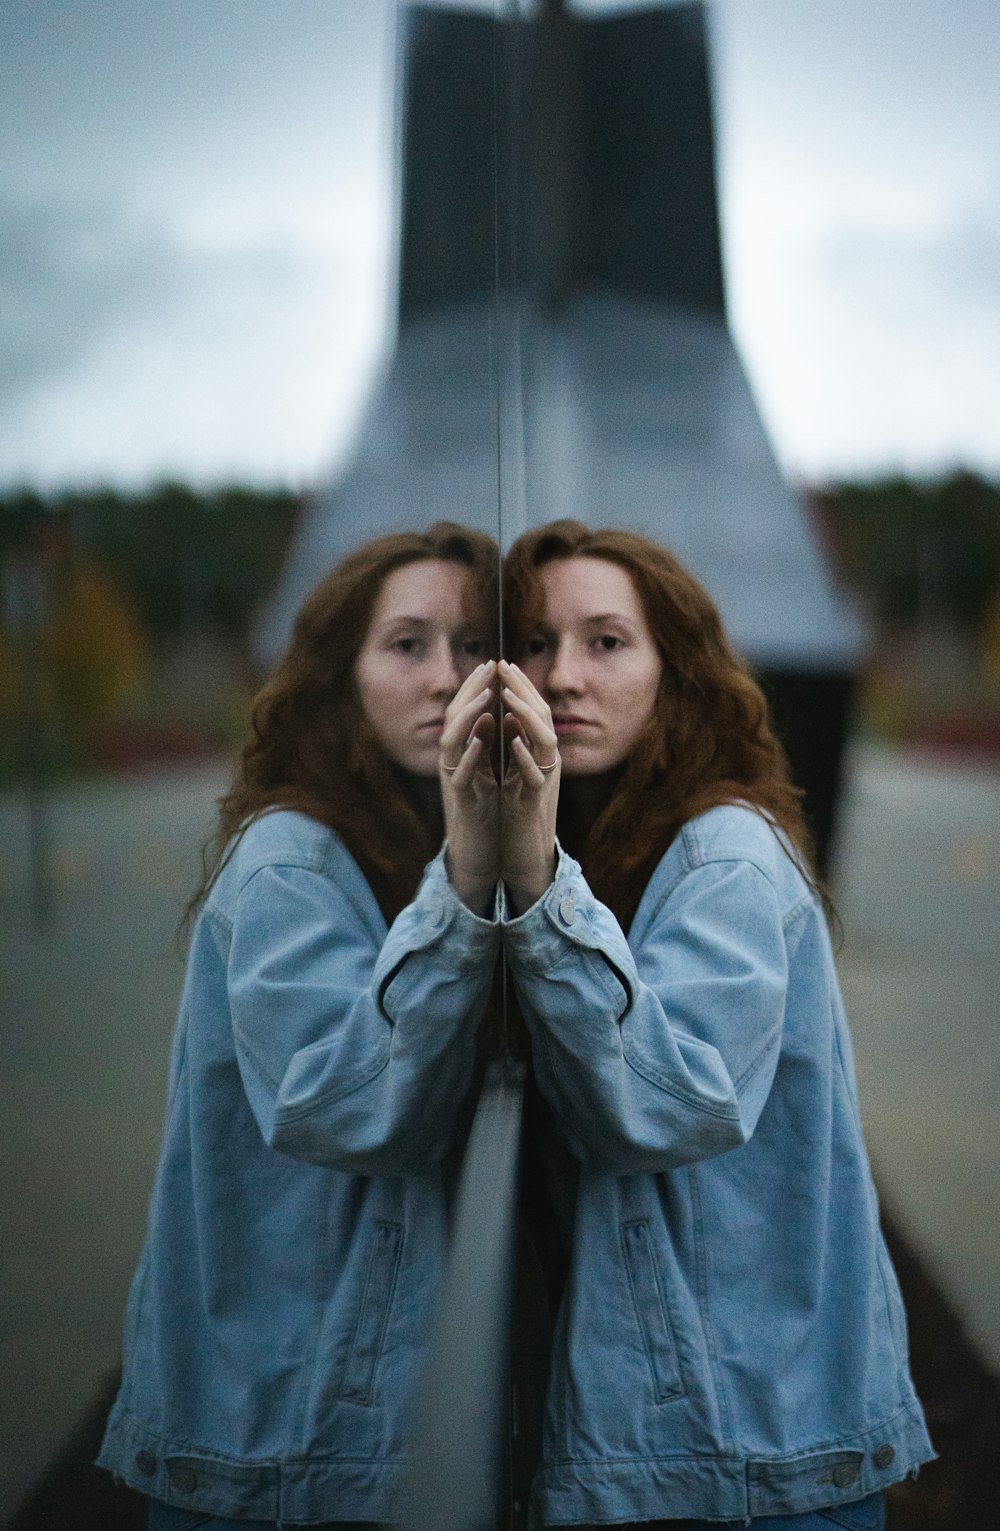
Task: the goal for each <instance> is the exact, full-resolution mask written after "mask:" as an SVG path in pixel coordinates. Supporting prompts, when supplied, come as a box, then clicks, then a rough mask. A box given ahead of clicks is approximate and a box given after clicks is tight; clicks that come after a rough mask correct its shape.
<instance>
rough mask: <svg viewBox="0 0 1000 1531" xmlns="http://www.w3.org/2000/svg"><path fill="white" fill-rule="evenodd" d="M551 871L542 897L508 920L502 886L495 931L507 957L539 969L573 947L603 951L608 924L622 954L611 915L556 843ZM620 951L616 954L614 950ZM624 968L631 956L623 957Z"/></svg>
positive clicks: (607, 933)
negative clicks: (498, 925)
mask: <svg viewBox="0 0 1000 1531" xmlns="http://www.w3.org/2000/svg"><path fill="white" fill-rule="evenodd" d="M556 855H557V860H556V873H555V877H554V878H553V879H552V882H551V883H550V884H549V886H548V887H547V888H546V890H545V892H544V893H543V894H542V896H541V897H540V898H539V899H537V900H536V901H535V903H533V904H532V906H531V908H530V909H526V910H525V911H524V913H523V914H519V915H517V916H515V917H514V918H513V919H511V918H510V917H509V915H508V906H507V900H506V889H504V890H503V894H504V896H503V900H502V911H501V916H500V918H501V929H502V932H503V942H504V949H505V951H506V952H507V954H508V956H509V957H510V959H511V961H512V962H513V963H514V964H515V965H516V966H517V967H520V968H522V969H524V970H525V971H535V972H540V973H541V972H545V971H546V970H547V969H549V968H551V967H552V966H553V965H554V964H555V963H556V962H558V961H560V960H561V959H562V958H563V957H565V956H566V954H567V951H568V950H569V949H570V948H571V947H573V946H576V947H583V948H585V949H587V950H591V951H595V950H601V951H604V950H605V948H606V947H607V946H608V937H609V932H608V929H607V927H608V925H609V924H611V925H613V926H614V929H615V931H616V932H617V934H618V940H619V943H620V944H621V946H622V947H624V948H625V953H626V954H627V951H628V948H627V946H625V939H624V937H623V936H622V935H621V933H620V931H618V927H617V925H616V924H615V921H614V917H613V916H612V915H611V914H610V912H609V911H608V910H606V909H605V908H604V906H603V905H602V904H600V903H598V901H597V899H596V898H595V897H594V895H593V893H592V892H591V890H590V887H589V885H588V883H587V881H586V879H585V878H584V875H583V872H582V871H581V869H580V865H579V863H578V862H576V861H574V860H573V858H572V856H568V855H567V854H566V852H565V851H564V850H563V848H562V846H561V845H560V844H559V843H558V841H557V842H556ZM618 955H619V956H620V955H621V954H620V953H619V954H618ZM627 960H628V964H629V967H631V959H630V957H627Z"/></svg>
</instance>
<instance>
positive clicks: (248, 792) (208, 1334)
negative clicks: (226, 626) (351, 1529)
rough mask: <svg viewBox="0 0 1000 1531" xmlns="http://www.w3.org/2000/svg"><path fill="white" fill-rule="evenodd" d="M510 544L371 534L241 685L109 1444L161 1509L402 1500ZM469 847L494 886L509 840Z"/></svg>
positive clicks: (469, 1002) (469, 1076)
mask: <svg viewBox="0 0 1000 1531" xmlns="http://www.w3.org/2000/svg"><path fill="white" fill-rule="evenodd" d="M497 564H498V554H497V549H496V546H495V544H494V543H493V542H491V541H490V539H489V538H487V537H485V536H482V535H480V534H478V533H474V532H471V531H467V530H464V529H463V528H461V527H459V526H456V525H452V524H450V523H438V524H436V525H435V526H433V527H431V528H430V529H429V530H428V531H427V532H426V533H425V534H399V535H393V536H387V537H383V538H380V539H378V540H377V541H374V542H372V543H370V544H368V545H367V546H365V547H363V548H361V549H360V550H359V551H357V552H355V553H354V554H352V555H351V556H350V557H348V558H346V559H345V560H344V561H343V563H342V564H340V565H339V567H338V568H337V569H335V570H334V571H333V573H331V574H330V575H329V576H328V577H327V578H326V579H324V580H323V582H322V583H321V584H320V585H319V586H318V588H317V589H316V590H315V591H314V593H313V594H312V595H311V596H310V598H309V599H308V600H307V601H306V603H305V605H304V606H303V608H302V610H301V612H300V614H299V616H298V619H297V621H296V624H295V628H294V632H293V636H292V639H291V643H290V646H289V648H288V651H287V653H286V655H285V657H284V659H283V660H282V661H281V663H280V665H279V666H278V668H277V670H276V672H275V674H274V675H273V677H272V678H271V679H270V680H269V681H268V683H267V684H266V685H265V687H264V689H263V690H262V692H261V693H260V696H259V697H258V699H257V702H256V704H255V707H254V712H253V736H252V738H251V740H250V742H249V743H248V744H247V746H246V748H245V749H244V751H243V756H242V760H241V763H240V766H239V768H238V770H237V773H236V778H235V781H234V783H233V786H232V788H231V790H230V791H229V793H228V794H227V795H226V796H225V797H224V798H223V799H222V802H221V813H220V820H219V829H218V834H217V836H216V839H215V842H214V859H213V864H212V865H211V867H210V870H209V873H208V876H207V877H206V883H205V886H204V887H203V889H202V890H201V892H200V894H199V896H198V898H197V900H196V901H195V908H194V920H193V926H192V930H191V941H190V949H189V954H188V965H187V973H186V979H185V987H184V993H183V999H182V1004H181V1011H180V1018H179V1022H178V1027H177V1032H176V1036H175V1042H174V1048H173V1054H172V1059H171V1069H170V1084H169V1105H168V1111H167V1117H166V1124H165V1129H164V1141H163V1149H162V1154H161V1159H160V1165H159V1169H158V1171H157V1176H156V1181H155V1186H154V1190H153V1195H152V1202H151V1207H150V1218H149V1229H148V1234H147V1239H146V1243H145V1247H144V1250H143V1254H142V1258H141V1262H140V1266H139V1270H138V1273H137V1275H136V1279H135V1282H134V1284H133V1288H132V1293H131V1297H130V1301H129V1308H128V1313H127V1317H126V1334H125V1366H124V1376H123V1383H122V1389H121V1392H120V1394H119V1398H118V1400H117V1402H116V1404H115V1407H114V1409H113V1411H112V1414H111V1418H110V1421H109V1425H108V1430H107V1434H106V1437H105V1441H104V1445H103V1448H102V1453H101V1458H100V1460H101V1462H102V1464H103V1465H104V1466H106V1467H108V1468H110V1469H111V1470H112V1471H113V1472H114V1473H116V1474H117V1475H118V1476H119V1477H121V1478H124V1479H125V1480H126V1481H127V1482H128V1483H130V1484H131V1485H133V1487H135V1488H138V1489H140V1490H141V1491H143V1492H144V1493H145V1494H147V1495H148V1496H149V1498H150V1500H151V1525H152V1526H154V1527H164V1528H165V1527H168V1526H174V1525H179V1524H184V1525H189V1524H193V1523H194V1522H193V1521H192V1519H191V1516H192V1515H193V1514H200V1515H201V1516H203V1517H210V1519H206V1520H205V1521H204V1523H205V1524H212V1525H213V1526H215V1525H219V1526H230V1525H232V1524H237V1525H243V1524H244V1523H252V1524H254V1525H259V1524H261V1523H265V1524H267V1523H270V1524H272V1525H274V1524H277V1523H278V1522H279V1521H280V1522H281V1523H282V1524H284V1525H294V1524H296V1523H300V1522H301V1523H309V1524H322V1523H325V1522H327V1521H329V1522H331V1523H336V1524H337V1525H338V1526H339V1527H340V1528H341V1531H344V1525H345V1523H346V1524H348V1525H349V1524H351V1523H354V1522H357V1523H365V1524H369V1523H385V1522H389V1521H391V1520H392V1519H393V1518H394V1517H395V1516H397V1515H398V1512H399V1508H400V1507H399V1503H398V1493H399V1488H400V1483H401V1480H402V1474H403V1471H404V1451H405V1433H404V1432H405V1423H406V1413H407V1405H408V1401H409V1396H410V1392H411V1385H412V1382H413V1378H414V1373H415V1370H416V1369H417V1365H418V1360H419V1355H420V1352H421V1346H422V1343H423V1340H424V1337H425V1329H426V1324H427V1321H428V1318H429V1315H430V1312H431V1310H432V1307H433V1301H434V1297H435V1292H436V1285H437V1281H438V1278H439V1275H440V1273H441V1269H442V1261H443V1255H444V1248H445V1198H444V1183H443V1182H444V1176H443V1172H442V1168H441V1161H442V1159H443V1157H444V1155H445V1154H446V1152H447V1151H448V1149H449V1147H450V1145H451V1144H452V1141H453V1138H454V1136H455V1132H456V1125H457V1123H458V1121H459V1118H460V1115H461V1113H462V1111H463V1107H464V1105H465V1102H466V1100H467V1098H468V1096H469V1092H470V1087H471V1084H472V1081H473V1076H474V1072H475V1057H476V1031H477V1025H478V1022H479V1020H480V1018H481V1016H482V1013H483V1011H484V1008H485V1006H486V1004H487V1001H488V998H489V993H490V984H491V978H492V973H493V968H494V964H495V955H496V949H497V931H498V927H497V925H496V923H494V922H493V921H492V920H491V919H484V918H480V917H479V915H478V914H477V913H474V912H473V911H472V910H471V909H470V907H469V906H468V904H467V903H466V902H463V900H462V898H460V897H459V896H457V894H456V892H455V890H454V888H453V886H452V883H451V882H450V881H449V878H448V875H447V871H446V867H445V859H444V853H443V852H442V851H440V850H439V847H440V846H441V841H442V833H443V823H444V819H443V812H442V803H441V792H440V787H439V780H440V778H439V772H438V764H439V753H440V749H441V740H442V736H443V735H444V733H445V731H446V728H447V727H448V724H449V722H450V720H451V719H452V717H453V714H454V711H455V702H456V697H457V696H458V695H459V694H460V693H461V694H462V696H463V697H464V698H466V699H467V698H468V697H469V696H473V697H475V696H478V695H480V693H482V692H483V691H484V689H486V688H488V685H489V682H490V681H491V680H492V677H493V673H494V669H495V665H494V662H493V660H492V657H491V656H492V654H493V653H494V650H493V647H492V645H493V642H494V639H495V634H496V620H497V572H498V569H497ZM463 687H464V688H465V689H464V690H463ZM463 706H464V702H463V703H459V707H458V710H459V711H461V710H462V707H463ZM478 729H479V736H480V737H485V738H486V740H487V743H488V740H489V735H490V722H489V720H485V721H483V722H481V723H479V724H478ZM445 780H447V777H446V778H445ZM458 790H460V791H462V790H464V788H463V786H462V783H461V782H460V784H459V789H458ZM495 798H496V793H495V791H494V793H493V800H492V803H491V804H490V805H489V806H490V811H493V812H495ZM435 852H438V854H436V855H435ZM479 855H480V865H479V867H478V869H477V875H478V873H479V872H481V873H482V875H483V877H484V878H485V883H488V884H489V886H490V888H491V889H492V887H493V885H494V884H495V881H496V846H495V842H494V844H493V846H492V849H489V848H488V849H487V850H486V851H485V852H482V851H480V852H479ZM491 858H492V859H491ZM426 863H429V865H426V870H425V864H426ZM484 886H485V884H484ZM478 902H481V903H483V904H484V912H486V905H487V904H488V902H489V901H488V900H487V899H486V898H485V896H484V897H482V898H478ZM488 912H490V913H492V910H491V909H490V910H489V911H488ZM197 1523H198V1524H202V1523H203V1522H202V1520H200V1519H199V1520H198V1522H197Z"/></svg>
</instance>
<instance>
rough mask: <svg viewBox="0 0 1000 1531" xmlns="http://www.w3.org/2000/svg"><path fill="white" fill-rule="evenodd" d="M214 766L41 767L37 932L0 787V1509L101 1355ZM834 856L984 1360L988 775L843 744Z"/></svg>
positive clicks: (998, 944) (997, 875) (901, 1159)
mask: <svg viewBox="0 0 1000 1531" xmlns="http://www.w3.org/2000/svg"><path fill="white" fill-rule="evenodd" d="M225 775H226V772H225V768H224V767H221V766H209V767H200V768H197V769H191V770H188V771H185V772H184V773H183V774H180V775H170V776H167V775H164V776H149V777H144V778H141V779H135V780H131V781H127V782H116V783H93V784H89V785H80V786H74V787H72V788H67V789H63V790H62V791H61V792H60V793H59V794H58V798H57V799H56V801H55V802H54V803H53V805H52V820H51V827H52V852H53V871H54V894H55V898H54V908H53V916H52V922H51V924H50V926H49V928H48V929H46V930H45V931H43V932H34V931H33V930H32V928H31V923H30V907H31V889H30V879H29V876H28V870H29V869H28V857H27V841H26V825H25V815H24V808H23V803H22V802H21V801H20V800H19V799H17V798H16V797H12V796H6V797H0V844H2V846H3V860H2V864H0V1003H2V1005H3V1013H2V1015H3V1018H2V1034H0V1052H2V1058H3V1067H2V1069H0V1120H2V1123H3V1128H2V1133H0V1143H2V1152H3V1154H4V1158H5V1161H6V1162H5V1166H4V1169H5V1173H4V1175H3V1235H2V1244H0V1248H2V1256H0V1258H2V1277H0V1314H2V1315H3V1317H2V1322H3V1324H4V1330H5V1333H4V1336H3V1341H4V1351H5V1356H4V1362H3V1370H2V1376H3V1386H2V1388H0V1517H2V1516H3V1515H4V1514H6V1513H7V1512H8V1511H9V1510H10V1509H11V1508H12V1506H13V1505H14V1504H15V1503H16V1502H17V1501H18V1500H19V1499H20V1498H21V1497H22V1496H23V1494H24V1493H25V1491H26V1490H27V1488H28V1487H29V1486H30V1484H31V1482H32V1481H33V1480H34V1479H35V1478H36V1477H37V1475H38V1474H39V1473H40V1471H41V1470H42V1468H43V1467H44V1465H45V1463H46V1462H47V1460H48V1459H49V1457H50V1456H51V1454H52V1452H53V1451H54V1449H55V1448H56V1447H57V1446H58V1445H59V1443H60V1442H61V1440H62V1439H63V1437H64V1436H65V1435H66V1433H67V1431H68V1430H69V1429H70V1428H71V1427H72V1425H73V1424H74V1423H75V1421H76V1420H77V1419H78V1418H79V1416H80V1415H81V1414H82V1413H83V1411H84V1409H85V1408H86V1406H87V1405H88V1403H90V1402H91V1400H92V1399H93V1397H94V1395H95V1393H96V1391H97V1387H98V1384H99V1382H100V1380H101V1378H102V1377H103V1376H104V1375H105V1374H106V1373H107V1372H108V1371H109V1370H110V1369H111V1368H112V1367H113V1366H114V1364H115V1361H116V1357H117V1350H118V1333H119V1322H120V1314H121V1309H122V1305H123V1302H124V1297H125V1292H126V1289H127V1285H128V1281H129V1278H130V1276H131V1272H132V1268H133V1265H134V1262H135V1258H136V1254H137V1252H138V1247H139V1242H140V1239H141V1236H142V1228H143V1221H144V1214H145V1202H146V1196H147V1194H148V1187H149V1182H150V1179H151V1176H152V1171H153V1165H154V1161H155V1156H156V1152H157V1148H158V1142H159V1133H160V1122H161V1115H162V1104H163V1088H164V1077H165V1069H166V1059H167V1051H168V1047H169V1041H170V1033H171V1029H172V1025H173V1015H174V1009H175V1006H176V1001H177V995H178V993H179V989H180V982H181V976H182V969H181V964H180V961H179V959H178V957H177V955H176V949H175V945H174V934H175V930H176V926H177V919H178V914H179V911H180V909H181V907H182V905H183V902H184V900H185V898H186V897H187V896H188V895H189V893H190V891H191V890H192V888H193V887H194V885H195V884H196V882H197V879H198V868H199V861H198V850H199V847H200V844H201V842H202V841H203V839H204V838H205V836H206V834H207V833H208V831H209V829H210V827H211V822H212V817H213V811H214V810H213V798H214V797H215V796H216V795H217V794H218V793H219V792H220V791H221V790H222V789H223V786H224V784H225ZM841 867H842V873H841V876H840V878H839V881H838V888H837V894H838V899H839V903H840V908H841V912H842V915H843V917H844V923H845V926H846V932H847V940H846V945H845V947H844V950H843V953H842V957H841V967H842V973H843V980H844V987H845V991H846V995H847V1000H848V1007H849V1010H850V1012H851V1014H852V1017H853V1022H854V1030H855V1037H856V1042H857V1050H858V1060H859V1072H860V1078H861V1090H862V1097H863V1105H864V1111H865V1117H866V1122H867V1127H868V1134H869V1140H870V1143H871V1146H872V1153H873V1158H874V1160H875V1162H876V1167H877V1170H878V1173H879V1177H880V1181H881V1183H882V1187H883V1191H884V1193H885V1196H886V1199H887V1201H889V1202H891V1204H892V1207H893V1210H894V1213H895V1216H896V1218H897V1219H898V1220H899V1221H900V1222H901V1224H902V1226H903V1227H904V1229H905V1230H906V1231H907V1233H908V1234H909V1235H910V1237H911V1238H912V1240H913V1241H914V1242H915V1244H916V1245H917V1247H918V1249H919V1250H920V1251H921V1252H922V1253H923V1254H924V1255H925V1256H926V1257H927V1259H928V1261H929V1262H930V1264H931V1265H932V1266H933V1268H934V1269H935V1271H936V1272H937V1274H938V1275H939V1277H940V1279H941V1280H942V1281H943V1283H944V1284H945V1285H946V1287H947V1288H948V1290H949V1291H950V1292H951V1294H952V1296H953V1297H954V1299H955V1301H956V1302H957V1303H958V1304H959V1305H960V1307H961V1309H962V1311H963V1312H964V1313H965V1314H966V1315H967V1317H968V1320H969V1323H970V1326H971V1328H972V1330H973V1332H974V1334H975V1335H976V1337H977V1338H978V1339H979V1341H980V1342H981V1343H982V1345H983V1346H984V1347H985V1348H986V1350H987V1352H988V1353H989V1354H990V1355H991V1356H992V1358H993V1360H994V1361H995V1362H997V1363H1000V1311H998V1292H1000V1280H998V1274H997V1272H998V1262H1000V1230H998V1226H997V1219H996V1215H995V1201H996V1187H997V1185H998V1184H1000V1132H998V1131H997V1126H998V1111H997V1101H998V1099H1000V1049H998V1047H997V1031H998V1024H997V1005H998V1001H997V995H998V994H1000V773H993V774H991V773H988V772H984V771H975V770H970V769H963V768H959V767H950V768H944V767H933V766H927V765H921V764H919V763H915V762H907V761H904V760H902V759H900V758H898V757H893V756H886V755H878V754H875V753H872V752H870V751H858V752H857V753H856V754H855V757H854V761H853V769H852V785H851V788H850V791H849V793H848V796H847V800H846V803H845V821H844V834H843V838H842V855H841Z"/></svg>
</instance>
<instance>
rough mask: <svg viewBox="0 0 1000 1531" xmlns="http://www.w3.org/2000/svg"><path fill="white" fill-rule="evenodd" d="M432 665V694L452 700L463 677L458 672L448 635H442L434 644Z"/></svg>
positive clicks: (445, 699)
mask: <svg viewBox="0 0 1000 1531" xmlns="http://www.w3.org/2000/svg"><path fill="white" fill-rule="evenodd" d="M430 666H431V667H430V672H429V680H430V688H431V693H432V695H434V696H436V697H441V698H442V699H443V700H444V701H446V702H450V701H451V699H452V697H453V696H454V695H455V692H456V691H457V690H458V688H459V686H460V685H461V684H462V677H461V676H460V675H459V673H458V665H457V664H456V663H455V654H454V650H453V649H452V646H451V643H450V642H449V640H448V639H447V637H442V638H441V640H440V641H439V642H438V643H436V644H435V645H434V648H433V650H432V653H431V656H430Z"/></svg>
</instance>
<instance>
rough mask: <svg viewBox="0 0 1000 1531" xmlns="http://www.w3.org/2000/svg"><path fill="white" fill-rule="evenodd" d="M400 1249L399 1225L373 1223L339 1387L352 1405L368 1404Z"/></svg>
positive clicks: (383, 1341)
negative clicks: (354, 1323) (373, 1226)
mask: <svg viewBox="0 0 1000 1531" xmlns="http://www.w3.org/2000/svg"><path fill="white" fill-rule="evenodd" d="M402 1247H403V1228H402V1225H401V1224H400V1223H383V1222H380V1223H376V1224H375V1237H374V1239H373V1241H372V1248H371V1254H370V1256H369V1259H368V1270H367V1273H366V1275H365V1284H364V1290H363V1291H362V1294H361V1306H360V1308H359V1310H358V1321H357V1323H356V1325H355V1326H354V1335H353V1337H352V1339H351V1349H350V1352H349V1354H348V1357H347V1365H346V1366H345V1368H344V1376H343V1380H342V1381H341V1384H340V1397H341V1398H345V1399H347V1400H348V1401H349V1402H351V1403H364V1404H370V1403H371V1401H372V1395H373V1391H374V1386H375V1370H376V1368H377V1366H378V1363H379V1357H380V1356H381V1354H382V1346H383V1344H384V1343H385V1334H386V1329H387V1328H388V1325H389V1311H390V1309H391V1307H392V1298H393V1293H394V1291H395V1287H396V1276H397V1274H398V1272H399V1259H400V1254H401V1253H402Z"/></svg>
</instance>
